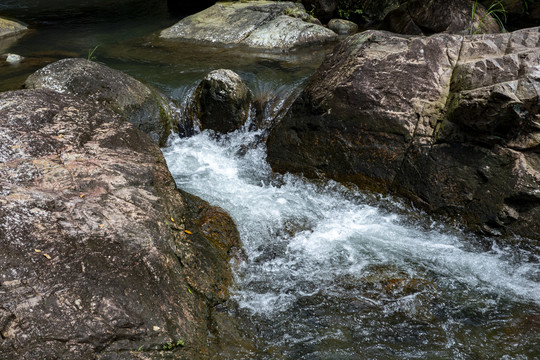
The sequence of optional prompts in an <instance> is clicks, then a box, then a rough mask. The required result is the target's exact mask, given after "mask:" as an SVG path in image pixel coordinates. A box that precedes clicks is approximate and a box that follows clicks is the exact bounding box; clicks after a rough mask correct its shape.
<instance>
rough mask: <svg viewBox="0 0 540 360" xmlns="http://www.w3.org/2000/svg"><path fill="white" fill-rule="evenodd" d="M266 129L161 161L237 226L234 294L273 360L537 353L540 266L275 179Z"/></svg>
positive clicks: (203, 141)
mask: <svg viewBox="0 0 540 360" xmlns="http://www.w3.org/2000/svg"><path fill="white" fill-rule="evenodd" d="M257 135H258V134H257V133H256V132H253V133H249V132H247V133H246V132H237V133H235V134H232V135H230V136H226V137H221V138H217V137H215V136H213V135H212V134H211V133H202V134H199V135H197V136H194V137H191V138H187V139H179V138H173V139H171V141H170V145H169V146H168V147H167V148H166V149H164V153H165V156H166V159H167V161H168V164H169V167H170V170H171V172H172V173H173V175H174V177H175V179H176V181H177V183H178V185H179V186H180V187H181V188H183V189H186V190H187V191H189V192H192V193H194V194H197V195H199V196H201V197H203V198H204V199H206V200H208V201H210V202H211V203H213V204H217V205H219V206H221V207H223V208H224V209H226V210H227V211H228V212H229V213H230V214H231V215H232V216H233V218H234V219H235V221H236V223H237V225H238V228H239V230H240V234H241V237H242V242H243V246H244V249H245V251H246V254H247V260H246V261H245V262H244V263H242V264H241V265H240V266H239V267H238V268H237V269H236V278H237V285H236V288H235V290H234V299H235V300H236V301H237V302H238V306H239V308H240V311H239V313H240V314H243V315H244V316H248V317H249V318H250V319H251V321H255V322H257V324H258V329H259V331H260V333H259V334H258V335H259V336H260V338H261V339H263V340H262V343H263V344H262V345H261V354H266V358H269V359H271V358H285V359H405V358H407V359H413V358H414V359H484V358H485V359H488V358H497V359H502V358H506V359H516V358H518V359H520V358H523V359H529V358H531V359H533V358H536V357H538V356H540V266H539V264H538V259H537V258H534V256H532V255H531V254H527V253H525V252H520V251H518V250H516V249H500V248H497V247H495V246H494V247H493V248H492V249H491V250H489V251H482V250H480V249H475V246H474V245H473V244H474V241H469V240H468V239H467V238H465V237H463V236H460V235H459V233H458V232H456V231H454V230H452V229H445V228H444V227H443V226H441V225H438V224H436V223H433V222H430V221H429V220H426V221H420V222H419V221H417V220H412V219H411V217H408V216H406V215H400V214H399V213H401V211H400V208H399V205H398V204H397V203H396V204H395V208H393V209H392V203H391V202H385V206H384V207H379V206H377V203H376V202H375V201H374V200H373V199H372V198H370V197H369V196H367V195H363V194H361V193H358V192H356V191H354V190H350V189H346V188H344V187H342V186H340V185H338V184H335V183H331V182H330V183H319V184H315V183H313V182H309V181H306V180H304V179H301V178H299V177H296V176H291V175H286V176H279V175H275V174H272V172H271V170H270V168H269V166H268V165H267V163H266V160H265V148H264V146H263V145H259V146H256V145H253V144H256V141H257V139H258V136H257ZM246 144H252V145H253V146H251V147H248V148H249V150H248V151H246V150H245V149H246V147H245V145H246ZM389 203H390V205H389ZM278 355H279V356H278ZM505 356H506V357H505ZM264 357H265V356H264V355H261V358H264Z"/></svg>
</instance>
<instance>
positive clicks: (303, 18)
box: [160, 1, 337, 52]
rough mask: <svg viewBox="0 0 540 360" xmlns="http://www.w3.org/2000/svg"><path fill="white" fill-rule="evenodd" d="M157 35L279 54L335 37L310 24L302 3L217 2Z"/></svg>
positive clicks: (311, 20) (328, 40)
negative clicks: (245, 47)
mask: <svg viewBox="0 0 540 360" xmlns="http://www.w3.org/2000/svg"><path fill="white" fill-rule="evenodd" d="M160 36H161V37H162V38H165V39H174V40H179V41H186V42H197V43H203V44H204V43H206V44H211V45H229V46H231V45H235V46H242V45H243V46H247V47H248V48H252V49H258V50H268V51H278V52H279V51H289V50H292V49H294V48H297V47H302V46H306V45H316V44H324V43H328V42H332V41H334V40H336V37H337V35H336V34H335V33H334V32H333V31H331V30H329V29H327V28H325V27H323V26H320V25H318V24H315V23H313V19H312V18H311V17H310V15H309V14H307V13H306V11H305V9H304V7H303V6H302V5H301V4H297V3H293V2H274V1H246V2H242V1H238V2H222V3H218V4H216V5H214V6H212V7H210V8H208V9H206V10H203V11H201V12H199V13H197V14H194V15H191V16H188V17H187V18H184V19H182V20H181V21H180V22H178V23H177V24H175V25H173V26H171V27H170V28H167V29H165V30H163V31H162V32H161V34H160Z"/></svg>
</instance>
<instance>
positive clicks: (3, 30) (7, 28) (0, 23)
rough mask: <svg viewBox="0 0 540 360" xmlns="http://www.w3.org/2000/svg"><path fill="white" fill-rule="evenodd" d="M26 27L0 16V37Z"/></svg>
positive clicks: (20, 30)
mask: <svg viewBox="0 0 540 360" xmlns="http://www.w3.org/2000/svg"><path fill="white" fill-rule="evenodd" d="M27 29H28V26H27V25H26V24H23V23H21V22H18V21H13V20H9V19H5V18H2V17H0V38H1V37H4V36H11V35H15V34H18V33H21V32H23V31H25V30H27Z"/></svg>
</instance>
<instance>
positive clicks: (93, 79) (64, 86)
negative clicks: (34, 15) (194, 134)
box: [25, 58, 179, 146]
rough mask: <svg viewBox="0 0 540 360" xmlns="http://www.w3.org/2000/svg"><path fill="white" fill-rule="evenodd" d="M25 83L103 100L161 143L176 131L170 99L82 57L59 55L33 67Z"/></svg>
mask: <svg viewBox="0 0 540 360" xmlns="http://www.w3.org/2000/svg"><path fill="white" fill-rule="evenodd" d="M25 87H26V88H29V89H51V90H54V91H58V92H62V93H68V94H72V95H76V96H79V97H82V98H85V99H88V100H91V101H96V102H98V103H101V104H104V105H106V106H107V107H109V108H110V109H112V110H113V111H115V112H116V113H118V114H120V115H122V116H124V117H125V118H126V119H127V120H128V121H129V122H131V123H132V124H133V125H135V126H136V127H138V128H139V129H141V130H142V131H143V132H145V133H147V134H148V135H150V137H151V138H152V140H154V141H155V142H157V143H158V144H160V146H164V145H165V142H166V141H167V138H168V137H169V135H170V134H171V132H177V131H178V120H179V116H178V114H177V113H176V108H175V105H174V104H173V102H172V101H171V100H170V99H168V98H167V97H166V96H165V95H163V94H161V93H160V92H159V91H157V90H156V89H153V88H152V87H150V86H147V85H145V84H143V83H141V82H140V81H138V80H136V79H134V78H132V77H131V76H129V75H126V74H124V73H122V72H120V71H117V70H114V69H111V68H109V67H107V66H104V65H101V64H98V63H96V62H93V61H89V60H86V59H77V58H72V59H63V60H59V61H57V62H54V63H52V64H50V65H47V66H46V67H44V68H42V69H40V70H38V71H36V72H35V73H33V74H32V75H30V76H29V77H28V79H27V80H26V82H25Z"/></svg>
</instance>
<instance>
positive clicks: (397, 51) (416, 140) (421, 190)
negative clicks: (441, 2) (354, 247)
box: [268, 28, 540, 240]
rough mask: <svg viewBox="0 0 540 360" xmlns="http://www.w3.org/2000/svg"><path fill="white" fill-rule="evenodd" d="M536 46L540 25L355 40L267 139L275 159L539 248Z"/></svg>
mask: <svg viewBox="0 0 540 360" xmlns="http://www.w3.org/2000/svg"><path fill="white" fill-rule="evenodd" d="M539 46H540V28H532V29H526V30H522V31H516V32H514V33H505V34H495V35H482V36H459V35H447V34H440V35H433V36H431V37H401V36H399V35H395V34H390V33H384V32H366V33H361V34H357V35H354V36H352V37H349V38H348V39H346V40H345V41H344V42H343V43H341V44H340V45H339V46H338V47H336V49H335V50H334V52H333V54H331V55H329V56H328V58H327V59H326V60H325V62H324V63H323V65H322V66H321V68H320V69H319V70H318V71H317V73H316V74H315V75H314V77H313V78H312V79H311V81H310V83H309V84H308V86H307V88H306V89H305V90H304V92H303V93H302V95H301V96H300V97H299V98H298V99H297V101H296V102H295V104H294V105H293V106H292V107H291V109H290V110H289V112H288V114H287V115H286V116H285V118H284V120H283V121H282V122H281V123H280V124H279V125H278V126H277V127H275V128H274V129H273V131H272V132H271V134H270V136H269V138H268V159H269V161H270V163H271V165H272V167H273V169H275V170H277V171H280V172H285V171H293V172H301V173H304V174H305V175H307V176H310V177H318V176H324V177H328V178H332V179H336V180H338V181H345V182H352V183H355V184H356V185H358V186H359V187H361V188H363V189H370V190H375V191H379V192H382V193H394V194H398V195H400V196H403V197H406V198H409V199H412V200H413V201H414V202H415V204H417V205H419V206H421V207H423V208H425V209H427V210H429V211H430V212H432V213H435V214H443V215H447V216H450V217H453V218H458V219H461V220H462V221H464V222H465V224H467V225H468V226H469V227H470V228H472V229H474V230H476V231H479V232H484V233H488V234H503V235H522V236H525V237H527V238H529V239H534V240H539V239H540V222H539V221H538V219H539V218H540V196H539V194H540V155H539V152H540V145H539V144H540V142H539V140H540V115H539V112H540V109H539V108H540V105H539V104H540V97H539V95H538V94H539V93H540V91H539V89H540V73H539V70H538V69H540V56H539V55H538V54H539V53H540V52H539Z"/></svg>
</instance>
